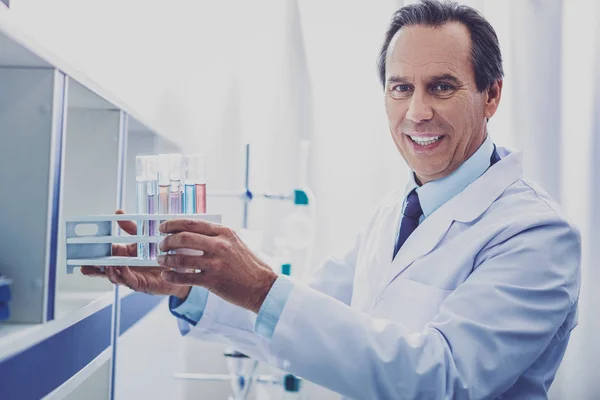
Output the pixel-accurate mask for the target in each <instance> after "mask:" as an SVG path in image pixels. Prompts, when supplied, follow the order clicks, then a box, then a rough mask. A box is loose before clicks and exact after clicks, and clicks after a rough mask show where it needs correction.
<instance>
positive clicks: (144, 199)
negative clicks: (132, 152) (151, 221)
mask: <svg viewBox="0 0 600 400" xmlns="http://www.w3.org/2000/svg"><path fill="white" fill-rule="evenodd" d="M146 166H147V162H146V157H145V156H137V157H136V158H135V183H136V199H137V210H136V211H137V213H138V214H147V213H148V176H147V171H146ZM147 235H148V221H145V220H138V221H137V236H138V238H139V237H143V236H147ZM137 256H138V257H139V258H141V259H143V260H147V259H148V258H149V253H148V244H147V243H140V242H138V246H137Z"/></svg>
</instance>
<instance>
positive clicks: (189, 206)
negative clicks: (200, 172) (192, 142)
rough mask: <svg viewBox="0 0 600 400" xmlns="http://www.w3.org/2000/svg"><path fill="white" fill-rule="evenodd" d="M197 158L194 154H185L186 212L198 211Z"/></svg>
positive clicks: (184, 207) (184, 205) (184, 209)
mask: <svg viewBox="0 0 600 400" xmlns="http://www.w3.org/2000/svg"><path fill="white" fill-rule="evenodd" d="M195 161H196V158H195V157H194V156H190V155H186V156H183V183H184V190H183V192H184V196H183V212H184V214H195V213H196V177H195V173H196V168H195V165H194V163H195Z"/></svg>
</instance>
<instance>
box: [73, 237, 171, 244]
mask: <svg viewBox="0 0 600 400" xmlns="http://www.w3.org/2000/svg"><path fill="white" fill-rule="evenodd" d="M164 238H165V237H164V236H79V237H72V238H68V239H67V244H99V243H115V244H131V243H159V242H161V241H162V240H163V239H164Z"/></svg>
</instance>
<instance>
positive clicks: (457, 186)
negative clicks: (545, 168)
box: [169, 136, 494, 339]
mask: <svg viewBox="0 0 600 400" xmlns="http://www.w3.org/2000/svg"><path fill="white" fill-rule="evenodd" d="M493 151H494V143H493V142H492V140H491V138H490V137H489V136H488V137H487V138H486V140H485V141H484V142H483V144H482V145H481V146H480V147H479V149H477V151H476V152H475V153H474V154H473V155H472V156H471V157H470V158H469V159H468V160H466V161H465V162H464V163H462V164H461V165H460V167H458V168H457V169H456V171H454V172H453V173H452V174H450V175H449V176H447V177H445V178H442V179H438V180H435V181H431V182H428V183H426V184H424V185H422V186H420V187H419V185H418V184H417V182H416V180H415V177H414V174H413V173H411V174H410V180H409V182H408V184H407V186H406V191H405V194H404V201H406V197H407V196H408V194H409V193H410V192H411V191H412V190H413V189H414V188H417V193H418V194H419V201H420V203H421V208H422V209H423V215H422V216H421V218H420V220H419V223H422V222H423V221H424V220H425V218H427V217H428V216H430V215H431V214H432V213H433V212H434V211H435V210H437V209H438V208H439V207H441V206H442V205H443V204H444V203H446V202H447V201H448V200H450V199H452V198H453V197H454V196H456V195H457V194H459V193H460V192H461V191H462V190H464V189H465V188H466V187H467V186H469V185H470V184H471V183H472V182H474V181H475V180H476V179H477V178H479V177H480V176H481V175H482V174H483V173H484V172H485V171H486V170H487V169H488V167H489V166H490V157H491V156H492V153H493ZM399 230H400V224H398V232H397V235H398V234H399V233H400V232H399ZM293 289H294V283H293V282H292V281H291V280H290V279H289V278H288V277H287V276H285V275H280V276H279V277H278V278H277V280H276V281H275V283H274V284H273V286H272V287H271V290H270V291H269V293H268V294H267V297H266V298H265V301H264V303H263V305H262V307H261V309H260V310H259V312H258V316H257V318H256V324H255V326H254V331H255V332H256V333H257V334H258V335H260V336H263V337H265V338H269V339H270V338H271V337H272V336H273V332H275V327H276V326H277V322H278V321H279V317H280V316H281V313H282V311H283V308H284V307H285V303H286V302H287V299H288V297H289V295H290V293H291V292H292V290H293ZM207 298H208V290H207V289H205V288H202V287H194V288H192V290H191V291H190V294H189V295H188V298H187V299H186V300H185V301H183V302H182V301H181V300H180V299H178V298H176V297H171V298H170V299H169V309H170V310H171V313H172V314H173V315H175V316H176V317H178V318H179V319H180V324H179V328H180V331H181V333H182V334H183V335H185V334H186V333H187V332H188V331H189V326H188V324H187V323H189V324H192V325H194V326H195V325H196V324H197V323H198V321H200V318H201V317H202V313H203V312H204V307H205V306H206V301H207ZM182 321H184V322H183V323H181V322H182ZM186 322H187V323H186Z"/></svg>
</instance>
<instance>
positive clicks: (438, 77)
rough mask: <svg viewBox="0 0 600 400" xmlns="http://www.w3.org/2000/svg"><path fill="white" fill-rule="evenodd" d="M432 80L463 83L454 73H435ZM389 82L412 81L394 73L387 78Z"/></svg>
mask: <svg viewBox="0 0 600 400" xmlns="http://www.w3.org/2000/svg"><path fill="white" fill-rule="evenodd" d="M429 80H430V81H431V82H436V81H449V82H452V83H455V84H457V85H459V84H462V81H461V80H460V79H458V78H457V77H456V76H454V75H452V74H441V75H434V76H432V77H431V78H430V79H429ZM387 83H388V84H392V83H410V80H409V79H408V78H406V77H404V76H398V75H392V76H390V77H389V78H388V79H387Z"/></svg>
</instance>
